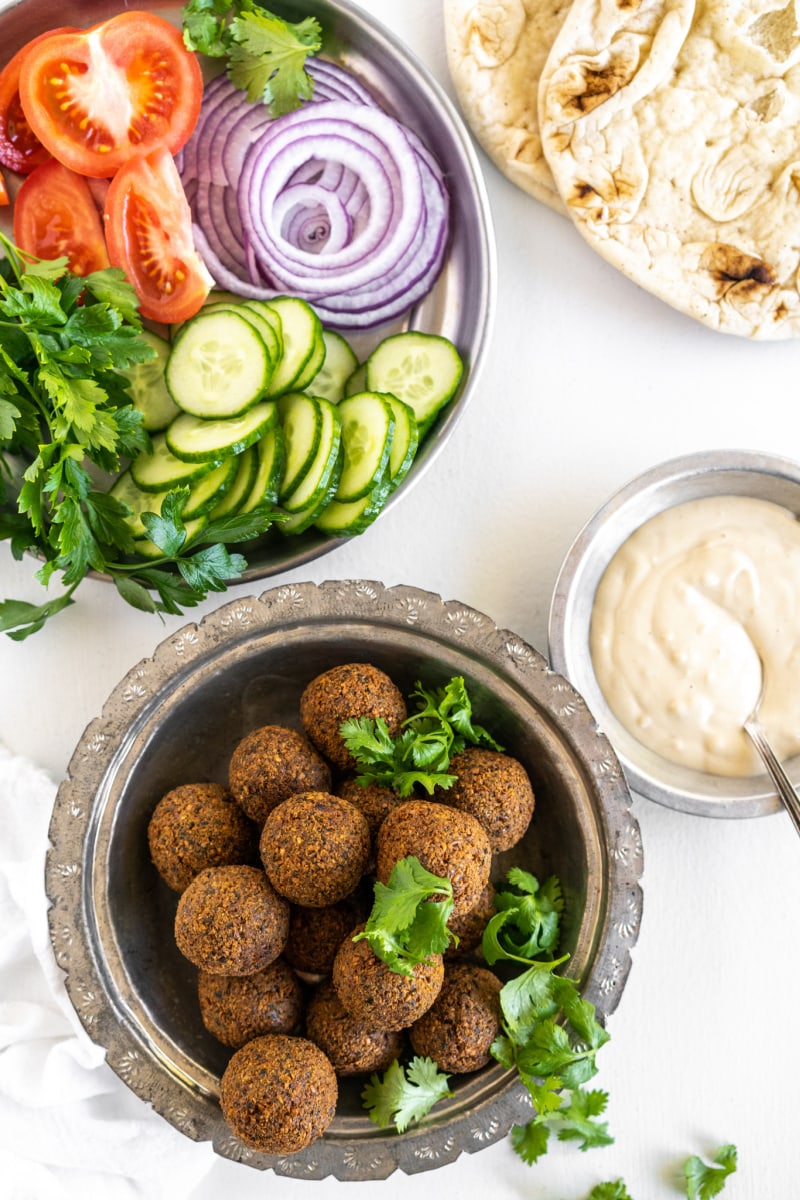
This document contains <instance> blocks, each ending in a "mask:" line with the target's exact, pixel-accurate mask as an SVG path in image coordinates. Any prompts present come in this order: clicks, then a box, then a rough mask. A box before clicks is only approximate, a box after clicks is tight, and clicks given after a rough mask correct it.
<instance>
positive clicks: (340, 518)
mask: <svg viewBox="0 0 800 1200" xmlns="http://www.w3.org/2000/svg"><path fill="white" fill-rule="evenodd" d="M390 488H391V482H390V480H389V472H388V471H387V472H385V474H384V477H383V479H381V480H380V481H379V482H378V483H377V484H376V485H375V487H374V488H373V489H372V491H371V492H368V493H367V495H366V496H362V497H361V499H360V500H350V501H348V502H343V501H341V500H332V501H331V502H330V504H328V505H327V507H326V508H325V509H324V510H323V512H322V513H321V514H320V515H319V517H318V518H317V520H316V521H315V525H316V528H317V529H319V530H320V531H321V532H322V533H329V534H332V535H333V536H335V537H352V536H353V535H354V534H357V533H363V532H364V530H365V529H366V528H367V527H368V526H369V525H371V524H372V522H373V521H374V520H375V518H376V517H377V516H378V515H379V514H380V513H381V511H382V510H383V507H384V505H385V504H386V499H387V497H388V495H389V491H390Z"/></svg>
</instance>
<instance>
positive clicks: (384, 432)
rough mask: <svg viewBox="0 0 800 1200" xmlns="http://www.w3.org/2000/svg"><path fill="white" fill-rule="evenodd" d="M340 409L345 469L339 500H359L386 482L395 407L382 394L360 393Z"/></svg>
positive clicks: (343, 401)
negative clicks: (383, 480)
mask: <svg viewBox="0 0 800 1200" xmlns="http://www.w3.org/2000/svg"><path fill="white" fill-rule="evenodd" d="M338 407H339V416H340V418H341V421H342V447H343V449H344V466H343V467H342V474H341V478H340V479H339V489H338V491H337V493H336V499H337V500H340V501H341V502H342V503H345V504H346V503H349V502H350V501H351V500H360V499H361V497H362V496H366V495H368V494H369V493H370V492H371V491H372V489H373V488H374V487H376V486H377V485H378V483H379V481H380V480H381V479H382V478H383V476H384V474H385V472H386V468H387V465H388V462H389V454H390V451H391V448H392V436H393V434H394V424H395V421H394V413H393V411H392V406H391V404H389V401H388V400H387V399H386V397H385V396H383V395H381V393H380V392H357V393H356V395H355V396H347V397H346V398H345V399H344V400H342V402H341V404H340V405H339V406H338Z"/></svg>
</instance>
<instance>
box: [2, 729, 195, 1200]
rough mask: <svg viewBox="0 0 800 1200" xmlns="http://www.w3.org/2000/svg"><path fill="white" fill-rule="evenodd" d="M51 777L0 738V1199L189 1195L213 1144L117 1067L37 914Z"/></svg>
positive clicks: (42, 901)
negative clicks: (150, 1100)
mask: <svg viewBox="0 0 800 1200" xmlns="http://www.w3.org/2000/svg"><path fill="white" fill-rule="evenodd" d="M55 793H56V788H55V785H54V783H53V781H52V780H51V779H50V778H49V777H48V776H47V775H46V774H45V772H44V771H42V770H40V769H38V768H37V767H35V766H34V765H33V764H31V763H30V762H28V761H27V760H25V759H22V758H20V757H16V756H14V755H12V754H10V753H9V751H8V750H7V749H6V748H5V747H3V746H0V1194H2V1196H3V1197H4V1200H73V1197H75V1198H77V1197H80V1198H81V1200H95V1198H97V1200H101V1198H102V1200H130V1198H131V1197H144V1198H146V1200H161V1197H164V1198H165V1200H166V1198H167V1197H169V1198H170V1200H175V1197H186V1196H190V1195H191V1193H192V1191H193V1189H194V1188H195V1187H196V1186H197V1185H198V1184H199V1182H200V1181H201V1180H202V1179H203V1178H204V1177H205V1176H206V1175H207V1174H208V1172H209V1171H210V1170H211V1167H212V1165H213V1162H214V1154H213V1151H212V1149H211V1147H210V1146H209V1145H208V1144H207V1143H195V1142H192V1141H191V1140H189V1139H187V1138H185V1137H183V1136H182V1135H181V1134H179V1133H177V1132H176V1131H175V1130H173V1129H172V1127H171V1126H170V1125H168V1123H167V1122H166V1121H164V1120H163V1119H162V1118H161V1117H160V1116H158V1115H157V1114H156V1113H154V1112H153V1111H152V1110H151V1109H150V1108H149V1107H148V1106H147V1105H146V1104H145V1103H144V1102H143V1101H142V1100H140V1099H139V1098H138V1097H137V1096H135V1095H134V1094H133V1093H132V1092H130V1091H129V1089H128V1088H127V1087H126V1086H125V1085H124V1084H123V1083H122V1082H121V1081H120V1080H119V1079H118V1078H117V1076H116V1075H115V1074H114V1072H113V1071H112V1070H111V1069H110V1067H108V1066H107V1065H106V1063H105V1058H104V1053H103V1050H102V1049H101V1048H100V1047H99V1046H96V1045H95V1044H94V1043H93V1042H92V1041H91V1040H90V1038H89V1036H88V1035H87V1034H86V1032H85V1031H84V1029H83V1027H82V1025H81V1024H80V1021H79V1020H78V1018H77V1016H76V1014H75V1012H74V1010H73V1008H72V1005H71V1003H70V1000H69V997H68V996H67V993H66V989H65V987H64V976H63V973H62V972H61V970H60V968H59V967H58V966H57V964H56V962H55V958H54V956H53V953H52V950H51V946H50V937H49V932H48V926H47V898H46V896H45V891H44V860H45V853H46V850H47V845H48V841H47V830H48V825H49V821H50V812H51V809H52V806H53V800H54V797H55Z"/></svg>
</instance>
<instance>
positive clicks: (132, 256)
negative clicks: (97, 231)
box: [104, 147, 213, 325]
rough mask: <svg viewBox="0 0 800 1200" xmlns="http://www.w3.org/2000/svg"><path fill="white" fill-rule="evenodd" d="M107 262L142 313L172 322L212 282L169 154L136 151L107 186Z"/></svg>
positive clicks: (188, 311)
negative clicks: (126, 285)
mask: <svg viewBox="0 0 800 1200" xmlns="http://www.w3.org/2000/svg"><path fill="white" fill-rule="evenodd" d="M104 219H105V229H106V245H107V246H108V256H109V258H110V259H111V265H112V266H114V267H121V268H122V270H123V271H124V272H125V274H126V275H127V277H128V281H129V282H130V283H131V284H132V286H133V287H134V289H135V291H136V294H137V296H138V297H139V303H140V308H141V313H142V316H144V317H149V318H151V319H152V320H154V321H163V322H164V323H165V324H168V325H169V324H173V323H175V322H177V321H185V320H187V319H188V318H189V317H192V316H194V314H195V313H196V312H197V310H198V309H199V308H200V307H201V305H202V303H203V301H204V300H205V298H206V296H207V295H208V293H209V291H210V289H211V287H212V285H213V280H212V278H211V276H210V275H209V273H208V271H207V270H206V268H205V266H204V265H203V262H202V260H201V258H200V257H199V255H198V254H197V251H196V250H195V248H194V241H193V239H192V214H191V210H190V208H189V204H188V201H187V199H186V195H185V193H184V190H183V185H182V183H181V180H180V176H179V175H178V169H177V167H176V166H175V162H174V160H173V158H172V155H171V154H170V153H169V152H168V151H167V150H165V149H164V148H163V147H159V148H158V149H156V150H153V151H152V152H151V153H150V154H136V155H134V156H133V158H131V159H129V160H128V162H127V163H125V165H124V166H123V167H120V169H119V171H117V173H116V175H115V176H114V178H113V179H112V180H111V184H110V185H109V189H108V194H107V196H106V205H105V214H104Z"/></svg>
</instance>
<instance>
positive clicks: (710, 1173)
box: [683, 1142, 738, 1200]
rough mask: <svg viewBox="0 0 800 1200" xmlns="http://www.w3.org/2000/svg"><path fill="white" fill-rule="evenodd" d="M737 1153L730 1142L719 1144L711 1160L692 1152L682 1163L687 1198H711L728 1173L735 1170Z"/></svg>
mask: <svg viewBox="0 0 800 1200" xmlns="http://www.w3.org/2000/svg"><path fill="white" fill-rule="evenodd" d="M737 1162H738V1153H737V1150H736V1147H735V1146H734V1145H733V1144H732V1143H730V1142H729V1143H727V1144H726V1145H724V1146H720V1148H719V1150H718V1151H717V1153H716V1154H715V1156H714V1159H713V1161H712V1162H706V1161H704V1160H703V1159H702V1158H700V1157H699V1156H698V1155H697V1154H693V1155H692V1156H691V1158H688V1159H687V1160H686V1162H685V1163H684V1167H683V1174H684V1178H685V1180H686V1196H687V1200H712V1197H713V1196H718V1195H719V1194H720V1192H721V1191H722V1190H723V1188H724V1187H725V1183H726V1181H727V1179H728V1176H729V1175H732V1174H733V1172H734V1171H735V1170H736V1167H737Z"/></svg>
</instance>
